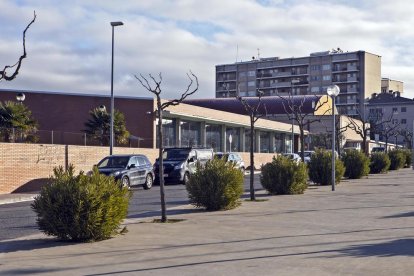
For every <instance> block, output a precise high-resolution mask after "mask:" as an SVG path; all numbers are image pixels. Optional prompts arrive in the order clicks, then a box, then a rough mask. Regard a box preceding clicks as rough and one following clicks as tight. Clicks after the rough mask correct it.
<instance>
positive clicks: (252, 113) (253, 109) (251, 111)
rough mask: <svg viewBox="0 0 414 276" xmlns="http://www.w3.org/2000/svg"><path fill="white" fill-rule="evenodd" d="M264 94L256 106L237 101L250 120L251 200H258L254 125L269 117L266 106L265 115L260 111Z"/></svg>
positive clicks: (260, 95) (259, 93)
mask: <svg viewBox="0 0 414 276" xmlns="http://www.w3.org/2000/svg"><path fill="white" fill-rule="evenodd" d="M262 94H263V93H262V92H261V91H258V98H259V100H258V102H257V103H256V104H255V105H252V104H250V103H249V102H248V101H247V100H246V99H245V98H242V97H240V96H237V99H238V100H239V101H240V103H241V104H242V105H243V107H244V109H245V110H246V112H247V115H248V116H249V118H250V200H252V201H253V200H256V196H255V193H254V144H255V137H256V135H255V128H254V124H255V123H256V122H257V120H259V119H260V118H262V117H264V116H266V115H267V109H266V105H264V104H263V107H264V110H265V114H263V113H262V112H260V111H259V109H260V108H261V105H262Z"/></svg>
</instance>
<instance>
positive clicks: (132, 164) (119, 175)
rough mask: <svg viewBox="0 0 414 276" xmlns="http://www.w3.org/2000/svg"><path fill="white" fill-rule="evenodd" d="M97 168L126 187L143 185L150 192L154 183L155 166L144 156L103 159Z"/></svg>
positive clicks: (108, 157)
mask: <svg viewBox="0 0 414 276" xmlns="http://www.w3.org/2000/svg"><path fill="white" fill-rule="evenodd" d="M97 167H98V170H99V172H100V173H102V174H105V175H110V176H113V177H115V179H116V180H120V181H121V184H122V186H124V187H128V188H130V187H131V186H134V185H142V186H143V187H144V189H146V190H148V189H151V187H152V184H153V182H154V181H153V180H154V171H153V166H152V164H151V162H150V161H149V160H148V158H147V157H146V156H145V155H142V154H136V155H110V156H107V157H105V158H104V159H102V160H101V161H100V162H99V163H98V164H97Z"/></svg>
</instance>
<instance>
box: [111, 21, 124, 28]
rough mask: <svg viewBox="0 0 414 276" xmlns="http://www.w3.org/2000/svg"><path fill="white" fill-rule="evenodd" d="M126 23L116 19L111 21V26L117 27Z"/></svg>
mask: <svg viewBox="0 0 414 276" xmlns="http://www.w3.org/2000/svg"><path fill="white" fill-rule="evenodd" d="M122 25H124V23H123V22H122V21H115V22H111V26H112V27H115V26H122Z"/></svg>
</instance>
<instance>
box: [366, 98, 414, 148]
mask: <svg viewBox="0 0 414 276" xmlns="http://www.w3.org/2000/svg"><path fill="white" fill-rule="evenodd" d="M367 108H368V111H369V113H368V114H369V115H368V116H369V117H371V118H391V122H390V124H394V125H396V124H399V129H400V131H401V134H402V135H401V134H400V135H398V136H397V137H396V138H397V143H399V144H404V145H405V146H409V145H410V141H408V139H407V137H406V136H407V135H408V136H409V134H411V137H412V133H413V121H414V100H413V99H409V98H404V97H401V94H400V92H392V93H379V94H376V93H374V94H372V97H371V98H370V99H369V100H368V106H367ZM391 142H393V143H394V142H395V139H394V138H393V139H392V140H391Z"/></svg>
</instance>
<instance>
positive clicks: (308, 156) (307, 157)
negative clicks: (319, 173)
mask: <svg viewBox="0 0 414 276" xmlns="http://www.w3.org/2000/svg"><path fill="white" fill-rule="evenodd" d="M314 153H315V152H314V151H313V150H305V151H304V152H303V155H304V156H305V157H304V159H303V160H304V162H305V163H306V164H308V163H309V162H310V160H311V156H312V154H314ZM299 156H301V153H300V152H299Z"/></svg>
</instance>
